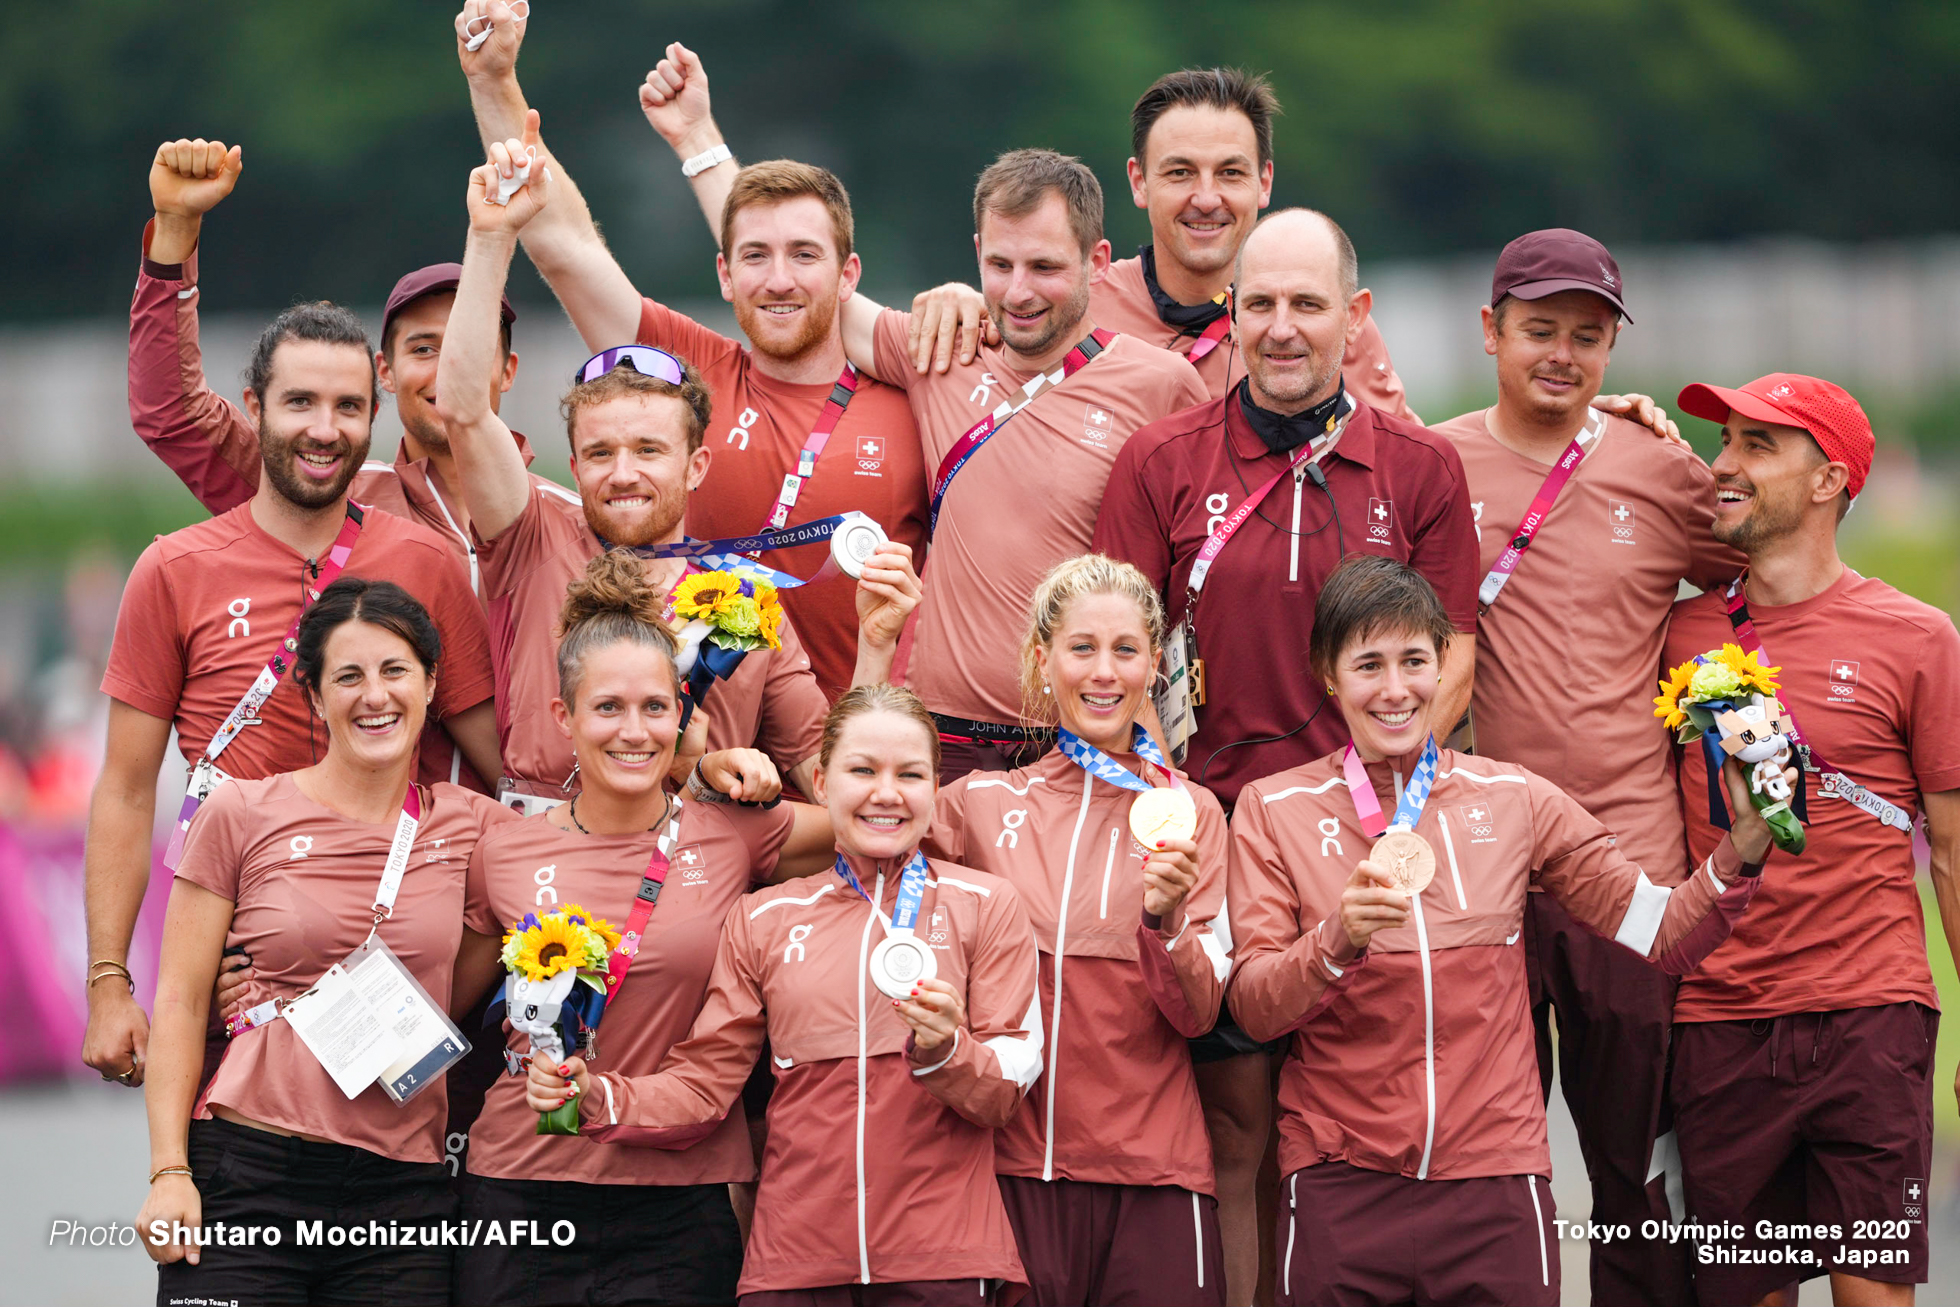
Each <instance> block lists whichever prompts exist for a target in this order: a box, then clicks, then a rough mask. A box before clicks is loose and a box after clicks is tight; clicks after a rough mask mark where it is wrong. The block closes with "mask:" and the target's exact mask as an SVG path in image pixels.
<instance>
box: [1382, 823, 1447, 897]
mask: <svg viewBox="0 0 1960 1307" xmlns="http://www.w3.org/2000/svg"><path fill="white" fill-rule="evenodd" d="M1368 861H1370V862H1372V863H1374V864H1375V865H1376V866H1377V867H1380V868H1381V869H1382V870H1383V871H1385V872H1387V873H1388V874H1389V875H1390V876H1391V877H1393V878H1394V880H1395V887H1396V888H1397V889H1399V890H1401V891H1402V892H1403V893H1405V894H1409V895H1416V894H1420V893H1422V892H1423V890H1425V889H1427V888H1428V887H1429V882H1430V881H1432V880H1434V879H1435V878H1436V850H1434V849H1432V848H1430V847H1429V841H1428V840H1426V839H1424V838H1423V837H1422V836H1420V835H1418V834H1416V833H1415V832H1414V831H1412V830H1408V829H1405V828H1404V827H1401V826H1391V827H1389V829H1388V832H1387V833H1386V834H1384V835H1383V836H1382V837H1381V838H1380V839H1378V840H1376V841H1375V847H1374V848H1372V849H1370V850H1368Z"/></svg>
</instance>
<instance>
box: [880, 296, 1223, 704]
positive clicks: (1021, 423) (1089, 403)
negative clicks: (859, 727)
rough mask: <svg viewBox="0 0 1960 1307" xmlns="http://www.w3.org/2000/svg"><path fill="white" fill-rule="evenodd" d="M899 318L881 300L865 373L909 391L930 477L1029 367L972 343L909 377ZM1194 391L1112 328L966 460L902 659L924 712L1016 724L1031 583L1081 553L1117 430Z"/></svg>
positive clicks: (1188, 401) (1178, 365)
mask: <svg viewBox="0 0 1960 1307" xmlns="http://www.w3.org/2000/svg"><path fill="white" fill-rule="evenodd" d="M910 322H911V315H910V314H907V313H900V312H897V311H896V310H893V309H887V310H885V311H884V312H883V313H882V314H880V315H879V317H878V325H877V329H876V330H877V335H876V342H877V345H876V347H877V355H878V359H877V362H878V373H879V375H880V376H883V377H887V378H889V379H890V380H891V382H892V384H893V385H895V386H899V387H901V388H903V389H904V390H905V392H906V394H907V395H908V396H909V397H910V399H911V401H912V413H913V416H914V417H915V418H917V420H918V424H919V437H920V439H921V440H923V441H924V443H925V451H926V472H927V475H928V476H929V477H930V476H931V475H933V474H934V472H935V471H936V470H937V468H938V467H939V463H940V460H941V459H943V458H945V456H946V454H947V451H949V450H950V449H952V447H953V446H954V445H955V444H957V443H958V442H959V439H960V437H961V436H963V435H965V434H966V432H967V430H968V429H969V428H970V427H972V426H973V425H974V424H975V423H976V422H978V421H980V419H981V418H983V417H985V416H986V415H987V414H989V413H991V412H993V410H994V408H995V406H996V405H998V404H999V403H1000V402H1001V401H1002V400H1005V399H1008V398H1010V397H1013V398H1016V399H1017V400H1018V398H1019V396H1020V394H1021V387H1022V386H1023V385H1025V384H1026V383H1027V382H1029V381H1031V380H1032V379H1033V375H1034V374H1032V373H1028V372H1021V371H1018V370H1016V369H1014V368H1012V367H1010V366H1008V364H1007V361H1006V358H1005V356H1004V355H1003V354H1002V353H1001V352H1000V351H999V350H996V349H982V350H981V351H980V353H979V355H978V357H976V358H975V359H974V361H973V362H972V363H969V364H965V365H962V364H959V363H955V364H954V365H953V366H952V367H951V368H950V369H948V370H947V371H946V372H944V373H930V374H928V375H926V376H923V377H922V376H919V375H917V374H916V373H915V372H913V370H912V362H911V353H910V350H909V349H908V347H907V344H906V336H907V333H908V331H909V330H910ZM1058 366H1059V365H1058ZM1204 397H1205V390H1204V383H1203V382H1201V381H1200V380H1199V379H1198V374H1197V373H1196V372H1195V371H1193V370H1192V368H1191V365H1190V364H1189V363H1188V362H1186V361H1185V360H1184V359H1182V358H1179V357H1178V356H1177V355H1175V354H1172V353H1170V352H1168V351H1166V350H1161V349H1158V348H1157V347H1156V346H1154V345H1149V344H1146V343H1144V342H1143V341H1141V340H1138V339H1136V338H1135V337H1134V336H1117V337H1116V338H1115V339H1114V340H1112V341H1111V342H1110V344H1109V346H1108V348H1106V349H1105V350H1103V352H1102V353H1100V354H1098V355H1097V356H1096V357H1095V358H1094V359H1092V360H1091V361H1090V362H1089V364H1088V366H1086V367H1083V368H1081V369H1078V370H1077V371H1076V373H1075V374H1074V375H1073V376H1071V377H1069V378H1068V379H1067V380H1065V381H1063V382H1062V383H1061V384H1060V385H1059V386H1054V387H1050V388H1049V389H1048V390H1046V391H1043V392H1042V393H1041V394H1040V395H1039V396H1037V397H1036V398H1035V400H1034V402H1033V403H1032V404H1029V405H1028V406H1027V407H1026V408H1025V409H1023V410H1021V411H1020V412H1019V413H1017V414H1016V415H1015V416H1014V418H1013V419H1012V420H1011V421H1009V422H1008V423H1007V425H1006V426H1004V427H1002V428H1001V429H1000V430H999V431H998V432H997V433H996V434H995V435H994V436H993V437H992V438H990V439H989V440H988V441H987V443H986V444H985V445H983V446H982V447H981V448H980V449H979V451H978V452H976V453H975V454H974V455H973V457H972V458H970V459H968V460H967V462H966V464H965V466H964V467H962V468H961V469H960V473H959V475H958V477H956V478H955V479H954V481H953V484H952V488H951V489H950V490H948V491H947V493H946V498H945V500H944V502H943V503H942V505H941V507H940V513H939V529H938V532H937V533H936V534H935V536H934V538H933V548H932V567H931V569H930V575H929V576H928V577H927V578H926V584H925V601H924V602H923V603H922V604H921V605H920V608H919V615H918V625H917V630H918V638H917V641H916V643H915V644H914V646H913V648H912V651H911V658H910V662H909V663H908V665H907V673H906V679H907V683H908V684H909V685H910V686H911V688H912V689H913V690H914V691H916V692H917V693H918V695H919V697H920V698H921V699H924V700H925V703H926V707H928V708H930V709H932V710H933V711H934V712H938V713H945V714H947V715H949V716H954V717H965V718H968V719H971V720H974V721H982V722H994V723H1000V724H1010V723H1015V722H1018V721H1020V718H1021V690H1020V682H1019V679H1018V669H1019V667H1020V647H1021V635H1022V632H1023V631H1024V630H1025V629H1026V627H1027V621H1028V604H1029V602H1030V601H1031V600H1032V599H1033V598H1034V591H1035V586H1036V585H1037V584H1039V583H1040V581H1041V577H1042V575H1043V574H1044V573H1045V572H1047V571H1048V569H1049V568H1051V567H1053V566H1054V565H1055V564H1056V563H1059V562H1061V561H1062V560H1063V559H1064V558H1071V557H1073V556H1075V555H1076V554H1081V553H1086V552H1088V550H1089V538H1090V536H1091V535H1092V534H1093V533H1094V531H1095V529H1096V510H1097V508H1098V507H1099V506H1100V505H1101V503H1102V497H1103V486H1104V484H1105V483H1106V482H1107V481H1108V480H1109V470H1110V467H1111V465H1112V464H1113V463H1114V462H1115V461H1116V452H1117V451H1118V450H1119V449H1121V448H1122V447H1123V444H1124V442H1125V441H1127V440H1128V439H1129V438H1130V435H1131V434H1132V433H1133V432H1135V431H1136V430H1137V428H1139V427H1141V426H1143V425H1145V424H1146V423H1149V422H1152V421H1155V420H1156V419H1157V418H1160V417H1163V416H1164V415H1165V414H1167V413H1174V412H1177V411H1178V410H1180V409H1185V408H1189V407H1190V406H1191V405H1193V404H1197V403H1200V402H1201V401H1203V399H1204Z"/></svg>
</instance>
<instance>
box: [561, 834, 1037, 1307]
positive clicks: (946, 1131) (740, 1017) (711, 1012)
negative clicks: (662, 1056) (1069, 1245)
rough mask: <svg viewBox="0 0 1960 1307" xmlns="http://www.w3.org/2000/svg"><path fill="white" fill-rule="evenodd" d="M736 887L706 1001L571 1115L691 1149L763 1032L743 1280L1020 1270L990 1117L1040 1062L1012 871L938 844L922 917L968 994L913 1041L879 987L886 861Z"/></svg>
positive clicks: (1000, 1115)
mask: <svg viewBox="0 0 1960 1307" xmlns="http://www.w3.org/2000/svg"><path fill="white" fill-rule="evenodd" d="M853 865H854V866H855V867H856V870H857V872H858V875H859V878H860V880H861V881H862V883H863V884H864V886H865V888H866V890H868V891H869V893H870V894H871V897H872V898H874V899H876V900H877V902H878V904H879V906H880V910H881V913H882V914H883V915H882V916H881V913H880V912H874V911H873V910H872V907H871V904H870V903H869V902H867V901H866V899H865V898H863V897H862V896H860V895H859V893H858V892H857V891H856V890H854V889H853V888H851V886H850V884H849V883H848V882H847V881H845V880H844V878H843V877H841V876H839V875H838V874H837V873H836V872H835V871H830V872H826V873H824V874H823V875H821V876H811V877H806V878H804V879H801V880H795V881H791V882H789V883H787V884H783V885H777V886H772V887H771V888H769V889H765V890H759V891H757V892H756V893H754V894H750V895H747V896H746V897H744V898H743V899H742V900H741V902H739V903H738V904H737V905H736V906H735V910H734V911H733V912H731V913H730V914H729V916H728V920H727V922H726V924H725V925H724V926H723V928H722V938H721V945H720V949H719V951H718V953H717V954H716V957H715V966H714V972H713V974H712V976H711V977H710V979H709V982H708V994H707V1000H706V1002H705V1004H704V1006H703V1007H702V1009H701V1014H700V1016H699V1017H697V1018H696V1020H695V1023H694V1028H693V1030H692V1032H691V1033H690V1034H689V1036H688V1038H687V1040H686V1041H685V1042H684V1043H682V1044H680V1045H677V1046H676V1047H675V1048H674V1049H673V1050H672V1051H671V1052H670V1053H669V1054H668V1056H667V1058H666V1060H665V1061H664V1062H663V1063H662V1065H661V1070H660V1072H659V1074H657V1075H652V1076H641V1077H625V1076H621V1075H619V1074H617V1073H611V1072H608V1073H604V1074H595V1075H594V1076H593V1084H592V1087H591V1090H590V1091H589V1092H588V1093H587V1095H586V1096H585V1098H584V1099H583V1100H582V1102H581V1104H580V1130H581V1133H583V1134H586V1135H588V1136H589V1137H591V1138H592V1139H594V1140H596V1141H598V1142H602V1143H604V1142H612V1143H623V1144H643V1145H650V1146H653V1147H661V1148H676V1147H681V1148H684V1147H686V1146H687V1145H688V1144H690V1143H692V1142H694V1141H695V1140H696V1139H699V1138H702V1137H704V1136H705V1135H706V1134H708V1133H710V1132H711V1131H712V1130H713V1128H714V1125H715V1123H716V1122H717V1121H719V1120H720V1119H721V1118H722V1116H723V1115H724V1114H726V1113H727V1112H728V1110H729V1109H730V1107H731V1106H732V1105H733V1104H734V1103H735V1101H736V1099H737V1098H738V1097H739V1096H740V1094H741V1092H742V1086H743V1085H744V1084H745V1083H746V1082H747V1080H748V1077H749V1070H750V1068H751V1067H753V1066H754V1065H755V1059H756V1057H757V1056H758V1055H759V1053H760V1051H761V1048H762V1042H763V1038H764V1036H765V1034H766V1035H767V1037H768V1041H769V1046H770V1052H771V1054H772V1055H773V1062H774V1067H773V1070H774V1072H775V1077H776V1091H775V1094H774V1096H773V1097H772V1098H771V1099H770V1102H769V1117H768V1121H769V1142H768V1146H767V1148H766V1150H765V1152H764V1154H763V1159H762V1178H761V1184H760V1187H759V1189H758V1191H757V1194H756V1207H755V1222H754V1225H753V1228H752V1229H751V1231H750V1235H749V1243H748V1250H747V1254H746V1258H745V1261H744V1265H743V1270H742V1280H741V1285H740V1290H739V1291H740V1292H742V1293H759V1292H764V1291H769V1290H786V1289H801V1288H814V1287H821V1286H828V1285H841V1284H849V1283H857V1284H879V1283H891V1282H894V1281H901V1280H958V1279H1000V1280H1007V1281H1012V1282H1015V1283H1025V1282H1026V1276H1025V1274H1024V1273H1023V1271H1022V1269H1021V1262H1020V1258H1019V1256H1018V1255H1017V1254H1016V1252H1015V1247H1014V1235H1013V1231H1012V1230H1011V1229H1010V1228H1009V1226H1008V1223H1007V1213H1006V1210H1005V1208H1004V1207H1003V1206H1002V1205H1001V1200H1000V1191H999V1188H998V1186H997V1184H996V1182H995V1180H994V1131H995V1129H996V1128H997V1127H999V1126H1000V1125H1002V1124H1003V1123H1005V1122H1006V1121H1007V1120H1008V1119H1009V1118H1010V1117H1011V1116H1013V1114H1014V1113H1015V1111H1016V1109H1018V1108H1019V1107H1020V1105H1021V1098H1022V1095H1024V1094H1025V1093H1026V1092H1027V1090H1028V1087H1029V1086H1030V1085H1032V1084H1033V1083H1034V1082H1035V1079H1036V1077H1038V1076H1039V1075H1040V1074H1041V1049H1042V1030H1041V1010H1040V1007H1039V1005H1038V1004H1037V1003H1036V1001H1035V943H1034V932H1033V930H1032V929H1031V928H1030V927H1029V925H1028V917H1027V913H1026V911H1025V910H1024V909H1023V908H1022V906H1021V902H1020V899H1019V897H1018V896H1017V895H1016V894H1015V892H1014V889H1013V887H1012V886H1011V885H1009V884H1008V883H1007V882H1005V881H1003V880H1001V879H999V878H997V877H994V876H990V875H988V874H987V873H985V872H980V871H972V870H969V869H967V868H965V867H960V866H956V865H954V864H952V863H948V862H941V861H936V860H935V861H932V862H931V863H930V864H929V871H928V875H927V878H926V886H925V895H924V899H923V901H922V902H921V905H920V910H919V927H918V928H919V933H920V935H921V937H922V938H924V939H925V941H926V942H927V943H928V944H929V945H930V946H931V948H932V949H933V955H934V958H935V960H936V963H937V967H938V976H939V978H940V979H942V980H946V981H949V982H951V983H952V984H953V985H954V986H956V987H958V988H960V989H961V990H963V991H964V993H965V995H966V1024H965V1025H964V1026H963V1027H962V1028H961V1029H960V1030H959V1031H958V1033H957V1034H956V1035H955V1037H954V1040H953V1041H952V1045H951V1047H947V1046H945V1045H941V1046H940V1047H939V1048H937V1049H935V1050H933V1052H932V1053H931V1054H930V1055H927V1054H921V1053H920V1052H919V1050H918V1048H917V1046H916V1044H915V1043H914V1041H913V1040H912V1039H911V1035H910V1027H908V1026H907V1025H906V1024H905V1023H904V1021H902V1020H901V1019H900V1018H899V1015H898V1013H897V1012H896V1011H894V1010H893V1006H892V1001H891V1000H890V999H888V998H886V997H885V996H884V995H883V994H881V993H879V992H878V990H877V989H876V988H875V987H873V985H872V984H871V980H870V976H869V972H868V970H867V968H868V964H869V962H870V957H871V950H872V949H873V948H874V947H876V945H877V944H878V942H879V941H880V940H881V939H882V938H883V937H884V930H885V925H884V922H885V921H887V920H889V914H890V912H891V910H892V906H893V904H894V902H895V901H896V899H897V894H898V881H899V877H898V874H897V872H896V869H892V870H891V872H890V874H880V873H879V872H877V871H876V870H874V869H873V868H872V867H871V866H870V865H869V864H858V863H854V864H853Z"/></svg>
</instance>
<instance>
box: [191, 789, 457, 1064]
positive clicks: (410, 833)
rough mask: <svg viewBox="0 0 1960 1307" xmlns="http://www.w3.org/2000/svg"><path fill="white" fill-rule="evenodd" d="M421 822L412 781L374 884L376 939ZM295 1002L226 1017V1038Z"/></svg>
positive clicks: (279, 1001)
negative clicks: (377, 880) (377, 883)
mask: <svg viewBox="0 0 1960 1307" xmlns="http://www.w3.org/2000/svg"><path fill="white" fill-rule="evenodd" d="M421 824H422V796H421V794H420V793H419V792H418V791H417V790H416V788H415V785H414V783H413V782H411V783H410V784H409V787H408V794H407V795H406V796H405V797H404V798H403V799H402V814H401V816H400V817H398V818H396V820H395V838H394V842H393V843H391V844H390V845H389V846H388V860H387V861H386V862H384V863H383V864H382V866H381V883H380V884H379V885H377V886H375V887H374V925H373V926H371V927H370V928H369V929H368V938H369V939H373V938H374V935H375V932H376V931H378V930H380V929H381V923H382V922H384V921H386V920H387V919H388V918H390V917H392V916H394V915H395V895H396V894H397V893H399V892H400V890H401V887H402V876H403V875H405V874H406V873H407V871H408V855H409V852H410V851H411V850H412V849H413V848H414V846H415V831H416V828H417V827H418V826H420V825H421ZM363 947H365V943H364V944H363ZM293 1001H295V1000H293V999H283V998H273V999H267V1000H266V1001H265V1002H263V1003H260V1004H259V1005H257V1006H256V1007H252V1008H248V1009H246V1010H245V1011H243V1012H240V1013H238V1014H237V1015H236V1016H230V1017H226V1018H225V1038H227V1039H235V1038H236V1037H238V1036H239V1035H242V1034H244V1033H245V1032H246V1031H247V1030H252V1029H255V1028H256V1027H258V1026H262V1025H265V1024H266V1023H267V1022H269V1021H276V1020H278V1018H279V1014H280V1013H281V1012H282V1011H284V1010H285V1007H286V1005H287V1004H288V1003H290V1002H293Z"/></svg>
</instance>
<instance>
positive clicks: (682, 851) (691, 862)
mask: <svg viewBox="0 0 1960 1307" xmlns="http://www.w3.org/2000/svg"><path fill="white" fill-rule="evenodd" d="M673 865H674V867H675V869H676V870H678V871H679V872H680V876H681V883H682V884H683V885H703V884H706V883H707V880H708V859H707V856H706V855H705V854H703V853H702V852H701V846H700V845H699V844H683V845H681V847H679V848H678V849H675V850H674V859H673Z"/></svg>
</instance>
